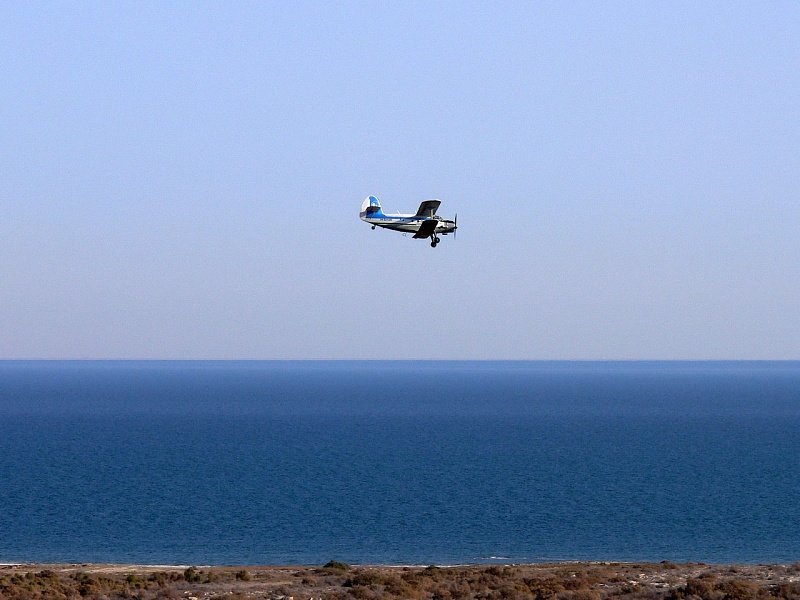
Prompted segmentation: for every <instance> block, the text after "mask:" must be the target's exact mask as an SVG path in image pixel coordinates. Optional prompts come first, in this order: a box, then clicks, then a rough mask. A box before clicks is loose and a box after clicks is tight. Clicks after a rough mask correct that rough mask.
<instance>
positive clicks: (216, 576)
mask: <svg viewBox="0 0 800 600" xmlns="http://www.w3.org/2000/svg"><path fill="white" fill-rule="evenodd" d="M6 598H9V599H11V598H13V599H15V600H40V599H48V600H67V599H75V600H78V599H83V598H86V599H94V600H100V599H103V600H115V599H121V598H125V599H137V600H155V599H162V598H163V599H176V600H177V599H185V600H190V599H197V600H201V599H203V600H206V599H207V600H215V599H219V600H222V599H223V598H224V599H227V600H236V599H245V598H247V599H251V598H261V599H268V600H473V599H474V600H612V599H614V600H616V599H619V600H639V599H643V600H800V563H798V564H795V565H758V566H736V567H731V566H714V565H704V564H695V563H687V564H676V563H670V562H663V563H658V564H655V563H553V564H537V565H491V566H483V565H482V566H475V565H473V566H463V567H434V566H431V567H424V568H423V567H359V566H353V567H351V566H350V565H348V564H346V563H341V562H336V561H331V562H330V563H328V564H326V565H325V566H324V567H291V568H290V567H248V568H247V569H244V568H242V567H236V568H234V567H215V568H205V567H204V568H198V567H189V568H178V567H175V568H170V569H164V568H161V569H156V568H149V567H136V566H121V565H120V566H113V565H108V566H104V565H81V566H77V565H49V566H41V565H40V566H36V565H14V566H6V567H0V599H3V600H4V599H6Z"/></svg>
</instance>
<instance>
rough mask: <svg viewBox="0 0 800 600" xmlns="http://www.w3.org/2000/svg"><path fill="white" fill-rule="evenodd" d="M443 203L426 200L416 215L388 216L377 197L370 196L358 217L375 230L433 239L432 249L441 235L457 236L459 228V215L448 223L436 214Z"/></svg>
mask: <svg viewBox="0 0 800 600" xmlns="http://www.w3.org/2000/svg"><path fill="white" fill-rule="evenodd" d="M441 203H442V202H441V201H440V200H425V201H424V202H423V203H422V204H420V205H419V209H418V210H417V214H415V215H400V214H389V215H387V214H386V213H384V212H383V209H382V208H381V203H380V202H378V199H377V198H376V197H375V196H370V197H369V198H367V199H366V200H364V203H363V204H362V205H361V212H359V213H358V216H359V217H361V220H362V221H366V222H367V223H369V224H370V225H372V228H373V229H375V228H376V227H385V228H386V229H394V230H395V231H402V232H403V233H413V234H414V237H415V238H422V239H425V238H431V248H436V244H438V243H439V235H440V234H441V235H447V234H448V233H452V234H453V235H454V236H455V233H454V232H455V230H456V229H457V228H458V226H457V225H456V221H458V215H456V218H455V219H453V220H452V221H448V220H446V219H443V218H442V217H440V216H439V215H437V214H436V211H437V210H438V209H439V205H440V204H441Z"/></svg>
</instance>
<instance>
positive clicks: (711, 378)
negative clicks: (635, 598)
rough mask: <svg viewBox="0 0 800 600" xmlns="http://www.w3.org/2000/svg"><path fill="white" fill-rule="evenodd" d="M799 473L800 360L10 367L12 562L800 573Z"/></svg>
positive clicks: (4, 500)
mask: <svg viewBox="0 0 800 600" xmlns="http://www.w3.org/2000/svg"><path fill="white" fill-rule="evenodd" d="M798 473H800V363H796V362H786V363H780V362H779V363H768V362H755V363H754V362H743V363H736V362H734V363H637V362H634V363H551V362H544V363H540V362H533V363H525V362H522V363H516V362H511V363H504V362H499V363H497V362H490V363H484V362H474V363H472V362H468V363H464V362H434V363H430V362H421V363H416V362H388V363H387V362H330V363H329V362H222V363H220V362H208V363H205V362H197V363H194V362H189V363H186V362H166V363H164V362H0V562H13V561H45V562H56V561H58V562H89V561H91V562H136V563H151V564H152V563H183V564H270V563H271V564H276V563H295V564H319V563H324V562H326V561H328V560H330V559H331V558H336V559H339V560H346V561H349V562H356V563H359V562H360V563H395V564H407V563H418V564H430V563H439V564H442V563H447V564H453V563H475V562H531V561H539V560H554V559H559V560H561V559H584V560H589V559H592V560H595V559H596V560H665V559H668V560H674V561H686V560H693V561H704V562H740V563H747V562H751V563H755V562H794V561H797V560H799V559H800V477H798V475H797V474H798Z"/></svg>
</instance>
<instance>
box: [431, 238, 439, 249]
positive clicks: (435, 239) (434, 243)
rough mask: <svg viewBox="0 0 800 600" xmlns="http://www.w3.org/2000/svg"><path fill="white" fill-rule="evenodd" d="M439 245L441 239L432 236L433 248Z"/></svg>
mask: <svg viewBox="0 0 800 600" xmlns="http://www.w3.org/2000/svg"><path fill="white" fill-rule="evenodd" d="M438 243H439V237H438V236H435V235H432V236H431V248H436V244H438Z"/></svg>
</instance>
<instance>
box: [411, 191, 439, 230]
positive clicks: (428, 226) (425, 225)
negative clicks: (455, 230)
mask: <svg viewBox="0 0 800 600" xmlns="http://www.w3.org/2000/svg"><path fill="white" fill-rule="evenodd" d="M434 202H438V200H435V201H434ZM423 204H425V203H424V202H423ZM437 223H438V221H437V220H436V219H429V220H427V221H423V222H422V225H420V226H419V231H417V233H415V234H414V237H415V238H426V237H428V236H429V235H430V234H432V233H433V230H434V229H436V224H437Z"/></svg>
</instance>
